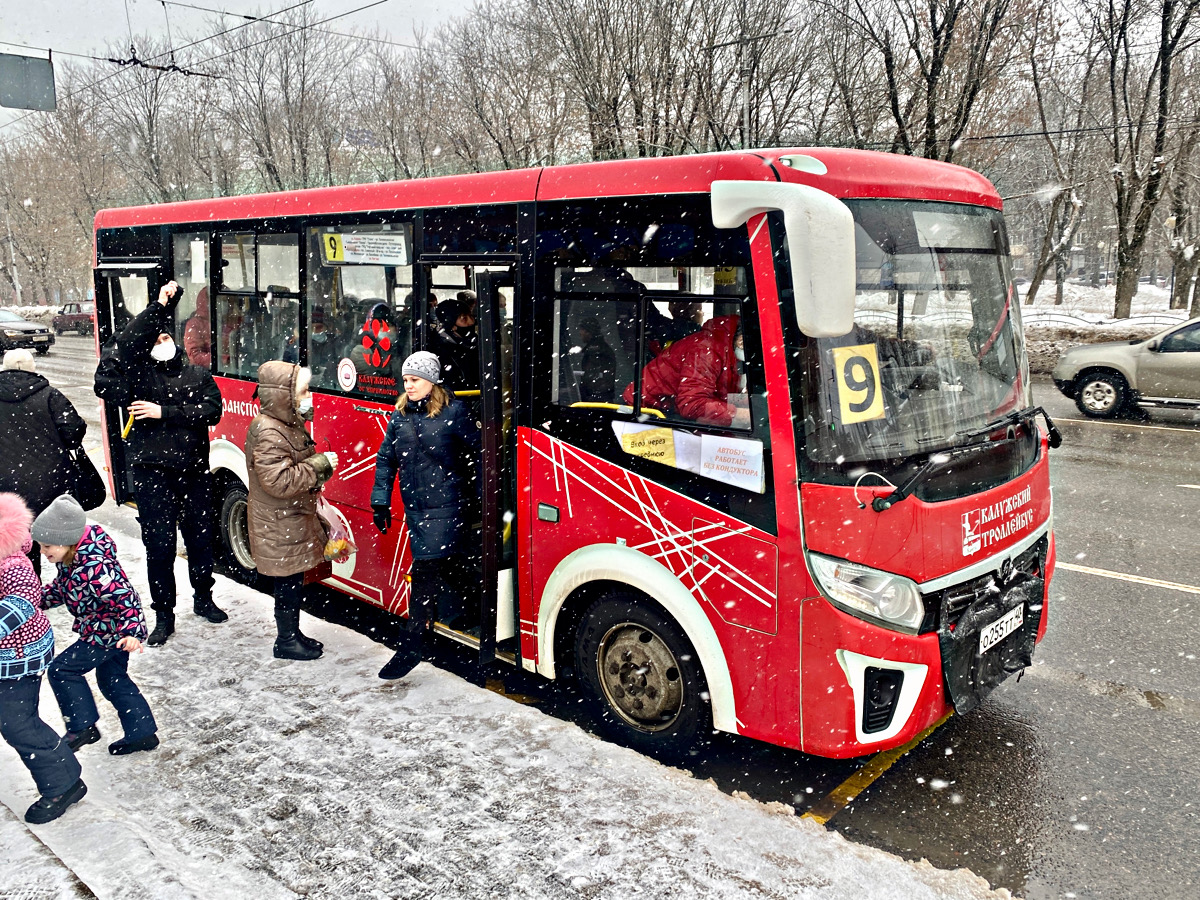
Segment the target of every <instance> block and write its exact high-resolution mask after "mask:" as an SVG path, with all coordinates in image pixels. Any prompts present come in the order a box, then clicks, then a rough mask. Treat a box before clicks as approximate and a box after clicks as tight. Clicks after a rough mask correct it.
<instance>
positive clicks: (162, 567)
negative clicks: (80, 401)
mask: <svg viewBox="0 0 1200 900" xmlns="http://www.w3.org/2000/svg"><path fill="white" fill-rule="evenodd" d="M182 295H183V291H182V289H181V288H180V287H179V285H178V284H176V283H175V282H174V281H169V282H167V283H166V284H165V285H163V286H162V288H161V290H160V291H159V294H158V300H157V301H156V302H154V303H151V304H149V305H148V306H147V307H146V308H145V309H144V310H142V311H141V312H140V313H138V315H137V316H136V317H135V318H134V319H133V321H132V322H130V323H129V325H128V326H127V327H126V328H125V330H124V331H122V332H121V333H120V334H119V335H117V337H116V339H115V341H114V348H115V351H114V354H113V355H112V357H111V358H110V359H109V360H107V361H102V363H101V369H103V370H104V377H103V378H102V377H101V370H100V369H98V370H97V377H96V393H97V395H99V396H100V397H101V399H104V400H110V401H112V402H115V403H117V404H118V405H120V406H122V407H128V412H129V414H130V415H131V416H132V417H133V420H134V422H133V426H132V429H131V430H130V432H129V438H128V445H127V448H126V451H125V452H126V454H127V455H126V460H127V461H128V462H129V463H130V466H131V470H132V475H133V493H134V497H135V498H136V499H137V505H138V522H139V523H140V524H141V526H142V542H143V543H144V544H145V545H146V575H147V578H148V579H149V581H150V599H151V603H150V605H151V606H152V607H153V609H154V616H155V621H154V630H153V631H152V632H150V637H149V639H148V640H147V641H146V643H147V644H149V645H150V646H152V647H154V646H158V645H160V644H164V643H166V641H167V639H168V638H169V637H170V636H171V635H172V634H174V633H175V590H176V588H175V535H176V527H177V526H178V528H179V531H181V532H182V533H183V543H184V546H185V547H187V557H188V577H189V579H190V581H191V583H192V591H193V594H194V596H193V601H192V609H193V611H194V612H195V613H196V615H198V616H200V617H201V618H204V619H207V620H208V621H209V622H212V623H214V624H217V623H220V622H224V621H225V620H226V619H228V618H229V616H228V615H227V614H226V613H225V611H224V610H222V609H220V608H218V607H217V605H216V604H215V603H213V598H212V591H213V584H214V581H213V574H212V570H213V549H212V532H213V502H212V473H211V471H210V470H209V467H208V429H209V427H210V426H213V425H216V424H217V423H218V422H220V421H221V390H220V388H218V387H217V383H216V382H215V381H214V380H213V377H212V373H211V372H209V371H208V370H207V369H204V368H201V367H200V366H197V365H193V364H192V363H189V362H188V361H187V359H186V358H185V356H184V354H183V353H182V352H181V351H180V350H179V348H178V347H177V346H176V345H175V341H174V339H173V338H172V337H171V332H172V330H173V328H174V324H173V319H174V315H175V307H176V306H177V305H178V303H179V299H180V297H181V296H182Z"/></svg>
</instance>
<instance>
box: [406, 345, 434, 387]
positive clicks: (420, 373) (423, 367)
mask: <svg viewBox="0 0 1200 900" xmlns="http://www.w3.org/2000/svg"><path fill="white" fill-rule="evenodd" d="M400 374H401V375H416V376H417V377H418V378H424V379H425V380H426V381H432V382H433V383H434V384H441V383H442V363H441V360H439V359H438V358H437V355H436V354H433V353H430V352H429V351H428V350H418V351H417V352H416V353H414V354H413V355H412V356H410V357H409V358H408V359H406V360H405V361H404V365H403V366H402V367H401V368H400Z"/></svg>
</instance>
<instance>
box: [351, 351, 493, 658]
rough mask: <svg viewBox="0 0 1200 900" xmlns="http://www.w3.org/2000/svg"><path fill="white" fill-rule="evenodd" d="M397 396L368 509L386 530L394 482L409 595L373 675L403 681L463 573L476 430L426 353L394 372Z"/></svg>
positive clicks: (454, 595)
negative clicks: (385, 657) (388, 654)
mask: <svg viewBox="0 0 1200 900" xmlns="http://www.w3.org/2000/svg"><path fill="white" fill-rule="evenodd" d="M401 372H402V375H403V378H404V393H403V394H401V395H400V398H399V400H398V401H397V402H396V411H395V412H394V413H392V418H391V421H390V422H389V423H388V428H387V434H385V435H384V437H383V444H382V445H381V446H380V448H379V453H378V454H377V455H376V457H375V488H374V490H373V491H372V492H371V509H372V510H373V511H374V514H375V527H376V528H378V529H379V531H380V532H381V533H384V534H386V533H387V530H388V528H389V527H391V524H392V484H393V483H394V482H395V480H396V477H397V475H399V478H400V498H401V499H402V500H403V501H404V522H405V524H406V525H407V526H408V537H409V546H410V547H411V549H412V555H413V565H412V592H411V594H410V595H409V602H408V624H407V627H406V629H405V631H404V632H403V633H402V635H401V642H400V648H399V649H398V650H397V651H396V654H395V656H393V657H392V659H391V660H390V661H389V662H388V663H387V665H385V666H384V667H383V669H382V670H380V672H379V677H380V678H387V679H391V678H403V677H404V676H405V675H407V674H408V673H409V672H411V671H412V670H413V668H414V667H415V666H416V665H417V663H419V662H420V661H421V655H422V652H423V650H424V646H425V641H426V638H427V636H428V633H429V630H430V628H431V627H432V625H433V620H434V618H435V616H436V614H437V609H438V600H439V599H440V598H442V597H445V598H447V600H448V601H449V600H453V599H456V598H457V592H456V591H455V590H454V588H453V587H452V586H451V585H452V584H453V583H454V582H456V581H458V580H459V579H458V577H457V575H458V573H461V572H462V571H463V569H464V568H465V562H464V560H463V558H462V557H463V551H464V547H463V544H464V541H465V539H466V521H465V518H466V515H465V514H466V510H467V509H468V508H469V506H470V503H469V498H468V497H467V468H468V465H469V464H470V463H471V462H473V461H474V460H476V459H478V457H479V448H480V440H479V429H478V427H477V426H476V424H475V421H474V418H473V417H472V416H471V413H470V411H469V410H468V409H467V407H466V405H465V404H464V403H462V402H461V401H459V400H456V399H455V398H454V397H453V395H451V394H450V393H449V392H448V391H446V389H445V388H443V387H442V386H441V384H440V383H439V382H440V381H441V380H442V365H441V362H440V361H439V360H438V358H437V357H436V356H435V355H434V354H432V353H429V352H427V351H421V352H418V353H414V354H413V355H412V356H410V357H408V359H406V360H405V361H404V365H403V367H402V370H401Z"/></svg>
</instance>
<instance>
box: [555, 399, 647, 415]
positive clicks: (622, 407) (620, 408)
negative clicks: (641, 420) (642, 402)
mask: <svg viewBox="0 0 1200 900" xmlns="http://www.w3.org/2000/svg"><path fill="white" fill-rule="evenodd" d="M571 408H572V409H615V410H616V411H617V412H625V413H631V414H632V413H633V407H632V406H628V405H626V404H624V403H591V402H587V401H583V400H579V401H577V402H575V403H572V404H571ZM640 412H644V413H646V414H647V415H651V416H658V417H659V418H660V419H665V418H666V417H667V416H666V413H664V412H663V411H662V410H661V409H655V408H654V407H653V406H643V407H642V408H641V410H640Z"/></svg>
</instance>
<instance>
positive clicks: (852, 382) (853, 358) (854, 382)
mask: <svg viewBox="0 0 1200 900" xmlns="http://www.w3.org/2000/svg"><path fill="white" fill-rule="evenodd" d="M833 368H834V371H835V372H836V375H837V388H838V406H839V407H840V408H841V413H842V424H843V425H853V424H854V423H855V422H868V421H870V420H871V419H881V418H883V391H882V389H881V385H880V383H879V354H878V353H876V351H875V345H874V344H859V345H857V346H855V347H834V348H833Z"/></svg>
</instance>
